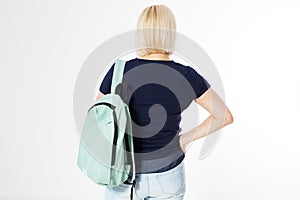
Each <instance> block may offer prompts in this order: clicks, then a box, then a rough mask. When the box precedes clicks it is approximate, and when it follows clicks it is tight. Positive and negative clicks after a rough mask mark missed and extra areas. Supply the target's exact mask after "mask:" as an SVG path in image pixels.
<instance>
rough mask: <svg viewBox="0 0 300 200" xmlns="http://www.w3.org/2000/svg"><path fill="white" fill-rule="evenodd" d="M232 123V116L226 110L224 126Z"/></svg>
mask: <svg viewBox="0 0 300 200" xmlns="http://www.w3.org/2000/svg"><path fill="white" fill-rule="evenodd" d="M233 121H234V120H233V116H232V114H231V112H230V111H229V110H226V114H225V119H224V124H225V125H228V124H232V123H233Z"/></svg>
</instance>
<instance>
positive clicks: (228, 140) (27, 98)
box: [0, 0, 300, 200]
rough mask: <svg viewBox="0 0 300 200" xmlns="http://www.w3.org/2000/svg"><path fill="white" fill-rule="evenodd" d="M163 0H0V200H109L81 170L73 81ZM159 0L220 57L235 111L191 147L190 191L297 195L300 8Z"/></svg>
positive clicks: (235, 197) (235, 196) (214, 197)
mask: <svg viewBox="0 0 300 200" xmlns="http://www.w3.org/2000/svg"><path fill="white" fill-rule="evenodd" d="M161 2H162V1H149V0H147V1H146V0H139V1H129V0H127V1H121V0H118V1H116V0H110V1H100V0H98V1H87V0H85V1H83V0H82V1H78V0H77V1H76V0H72V1H71V0H70V1H58V0H56V1H42V0H41V1H38V0H36V1H21V0H19V1H16V0H7V1H3V0H1V1H0V55H1V59H0V66H1V68H0V70H1V71H0V77H1V79H0V82H1V88H0V89H1V90H0V91H1V104H0V110H1V126H0V136H1V138H0V158H1V160H0V199H22V200H23V199H76V200H77V199H78V200H87V199H91V200H92V199H93V200H96V199H98V200H100V199H103V191H104V188H103V187H101V186H97V185H96V184H94V183H92V182H91V181H90V180H89V179H87V177H86V176H85V175H84V174H83V173H82V172H81V171H80V170H79V168H78V167H77V166H76V159H77V149H78V143H79V137H78V134H77V132H76V131H75V125H74V120H73V110H72V101H73V99H72V98H73V89H74V84H75V81H76V77H77V74H78V72H79V70H80V67H81V65H82V64H83V62H84V61H85V59H86V58H87V57H88V55H89V54H90V53H91V52H92V51H93V50H94V49H95V48H96V47H97V46H99V45H100V44H101V43H102V42H104V41H105V40H107V39H109V38H111V37H112V36H114V35H117V34H119V33H122V32H124V31H129V30H132V29H134V28H135V24H136V20H137V18H138V15H139V14H140V12H141V11H142V9H143V8H145V7H146V6H148V5H151V4H159V3H161ZM162 3H164V4H165V5H167V6H168V7H170V8H171V9H172V11H173V12H174V14H175V17H176V19H177V25H178V32H180V33H183V34H184V35H186V36H188V37H189V38H191V39H192V40H194V41H195V42H197V43H198V44H199V45H200V46H201V47H202V48H203V49H204V50H205V51H206V52H207V53H208V55H209V56H210V58H211V59H212V60H213V62H214V63H215V65H216V67H217V69H218V71H219V73H220V76H221V78H222V81H223V85H224V88H225V94H226V103H227V105H228V107H229V108H230V109H231V111H232V114H233V116H234V119H235V121H234V124H232V125H230V126H228V127H225V128H224V129H223V132H222V137H221V139H220V140H219V142H218V144H217V145H216V147H215V149H214V151H213V152H212V153H211V154H210V155H209V156H208V157H206V158H205V159H204V160H199V159H198V155H199V152H200V149H201V141H203V139H200V140H199V141H197V142H195V143H194V144H193V146H192V148H191V149H190V150H189V151H188V153H187V155H186V176H187V177H186V178H187V194H186V198H185V199H193V200H198V199H202V200H219V199H222V200H241V199H242V200H253V199H256V200H265V199H272V200H279V199H280V200H281V199H300V193H299V186H300V170H299V169H300V159H299V158H300V156H299V154H300V150H299V146H298V145H299V139H300V136H299V135H300V131H299V130H300V129H299V112H300V106H299V103H300V89H299V86H300V78H299V75H300V66H299V64H300V61H299V46H300V39H299V38H300V37H299V35H300V29H299V18H300V12H299V11H300V5H299V4H298V3H297V1H296V0H295V1H290V0H285V1H277V0H252V1H245V0H227V1H221V0H211V1H190V0H185V1H176V2H175V1H163V2H162ZM103 67H106V66H103ZM97 88H98V86H95V91H97ZM91 101H92V100H91Z"/></svg>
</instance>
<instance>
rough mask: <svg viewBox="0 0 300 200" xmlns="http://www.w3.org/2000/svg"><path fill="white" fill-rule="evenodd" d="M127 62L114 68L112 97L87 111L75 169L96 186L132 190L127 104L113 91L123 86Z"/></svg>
mask: <svg viewBox="0 0 300 200" xmlns="http://www.w3.org/2000/svg"><path fill="white" fill-rule="evenodd" d="M125 63H126V61H123V60H117V61H116V63H115V66H114V72H113V78H112V84H111V93H110V94H106V95H104V96H103V97H101V98H100V99H99V100H98V101H97V102H95V104H94V105H93V106H92V107H90V108H89V110H88V112H87V115H86V118H85V122H84V125H83V129H82V132H81V138H80V143H79V151H78V159H77V165H78V167H79V168H80V169H81V170H82V171H83V172H84V173H85V174H86V175H87V176H88V177H89V178H90V179H91V180H92V181H93V182H95V183H96V184H99V185H104V186H111V187H112V186H118V185H120V184H122V183H126V184H132V187H131V194H130V196H131V199H132V194H133V188H134V187H135V164H134V151H133V138H132V124H131V117H130V113H129V108H128V106H127V104H126V103H125V102H124V101H123V99H122V98H121V97H120V95H119V94H117V93H116V88H117V86H118V84H119V83H121V82H122V78H123V72H124V68H125Z"/></svg>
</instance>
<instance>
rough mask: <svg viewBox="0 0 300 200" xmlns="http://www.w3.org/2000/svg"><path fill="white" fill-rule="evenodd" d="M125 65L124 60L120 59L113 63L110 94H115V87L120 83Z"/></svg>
mask: <svg viewBox="0 0 300 200" xmlns="http://www.w3.org/2000/svg"><path fill="white" fill-rule="evenodd" d="M125 63H126V61H125V60H120V59H117V61H116V62H115V66H114V72H113V77H112V81H111V89H110V90H111V93H115V90H116V87H117V85H118V84H119V83H121V82H122V79H123V73H124V68H125Z"/></svg>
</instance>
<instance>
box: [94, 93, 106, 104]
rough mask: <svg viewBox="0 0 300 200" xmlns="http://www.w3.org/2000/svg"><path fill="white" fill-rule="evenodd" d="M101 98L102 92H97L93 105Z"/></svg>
mask: <svg viewBox="0 0 300 200" xmlns="http://www.w3.org/2000/svg"><path fill="white" fill-rule="evenodd" d="M102 96H104V94H103V93H102V92H100V91H99V93H98V95H97V97H96V99H95V101H94V103H96V101H98V100H99V99H100V98H101V97H102Z"/></svg>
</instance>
